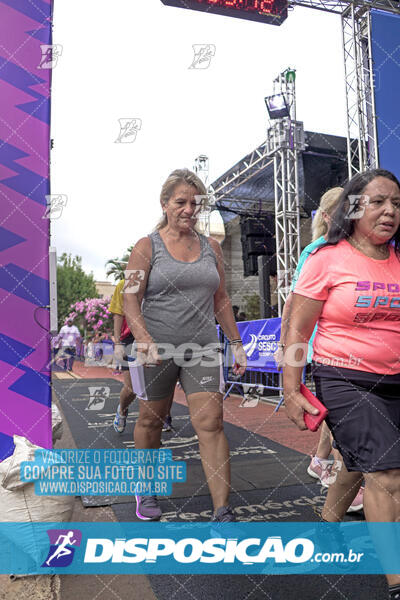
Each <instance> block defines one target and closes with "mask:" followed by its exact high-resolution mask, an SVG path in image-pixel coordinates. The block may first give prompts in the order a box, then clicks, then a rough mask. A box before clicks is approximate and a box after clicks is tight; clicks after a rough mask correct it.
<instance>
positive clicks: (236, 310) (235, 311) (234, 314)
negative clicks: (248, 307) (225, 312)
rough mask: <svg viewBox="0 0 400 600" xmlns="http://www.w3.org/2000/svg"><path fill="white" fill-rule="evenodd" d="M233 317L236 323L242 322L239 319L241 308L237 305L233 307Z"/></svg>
mask: <svg viewBox="0 0 400 600" xmlns="http://www.w3.org/2000/svg"><path fill="white" fill-rule="evenodd" d="M232 310H233V316H234V317H235V321H240V319H239V307H238V306H237V305H236V304H233V306H232Z"/></svg>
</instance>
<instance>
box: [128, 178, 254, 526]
mask: <svg viewBox="0 0 400 600" xmlns="http://www.w3.org/2000/svg"><path fill="white" fill-rule="evenodd" d="M206 193H207V190H206V188H205V186H204V184H203V182H202V181H201V179H199V178H198V177H197V175H195V173H192V172H191V171H189V170H188V169H178V170H176V171H173V172H172V173H171V174H170V175H169V177H168V178H167V180H166V181H165V183H164V185H163V186H162V189H161V196H160V203H161V208H162V211H163V215H164V216H163V218H162V220H161V221H160V223H159V224H158V226H157V228H156V231H154V232H153V233H152V234H151V235H149V236H147V237H145V238H142V239H140V240H139V241H138V243H137V244H136V245H135V247H134V248H133V250H132V254H131V256H130V259H129V263H128V270H131V271H132V272H136V273H138V277H139V274H140V280H139V285H138V288H137V289H136V287H132V288H131V290H130V289H129V288H128V289H126V290H125V292H124V308H125V315H126V319H127V322H128V325H129V327H130V329H131V331H132V332H133V334H134V336H135V344H136V354H137V357H136V360H134V362H132V363H130V371H131V377H132V383H133V389H134V391H135V392H136V394H137V395H138V397H139V398H140V401H139V418H138V420H137V422H136V425H135V432H134V437H135V448H144V449H145V448H149V449H150V448H154V449H156V448H159V447H160V438H161V429H162V425H163V421H164V419H165V416H166V414H167V411H168V407H169V404H170V398H171V394H172V393H173V391H174V389H175V385H176V382H177V380H178V379H179V380H180V382H181V384H182V388H183V390H184V392H185V394H186V398H187V402H188V405H189V411H190V417H191V422H192V425H193V427H194V429H195V431H196V434H197V436H198V439H199V449H200V456H201V460H202V465H203V469H204V472H205V475H206V478H207V483H208V487H209V490H210V493H211V497H212V501H213V506H214V515H213V520H215V521H220V522H221V521H227V522H228V521H234V520H235V516H234V513H233V510H232V508H231V507H230V506H229V504H228V500H229V491H230V467H229V447H228V441H227V439H226V437H225V433H224V429H223V410H222V398H223V395H222V392H223V391H224V381H223V375H222V355H221V352H220V343H219V340H218V335H217V328H216V326H215V317H217V319H218V322H219V324H220V325H221V327H222V329H223V331H224V333H225V335H226V336H227V338H228V339H229V340H230V344H231V346H232V350H233V354H234V358H235V364H234V367H233V370H234V373H235V374H238V375H243V374H244V371H245V369H246V354H245V352H244V350H243V345H242V341H241V339H240V336H239V332H238V329H237V325H236V322H235V319H234V315H233V311H232V305H231V303H230V300H229V297H228V295H227V292H226V288H225V276H224V259H223V255H222V251H221V248H220V245H219V244H218V242H217V241H216V240H213V239H212V238H207V237H205V236H203V235H200V234H198V233H197V232H196V230H195V225H196V222H197V214H198V212H199V210H200V209H201V203H200V199H199V196H200V198H201V197H202V196H205V195H206ZM129 292H130V293H129ZM166 347H168V356H165V355H166V354H167V352H166V351H164V350H162V349H163V348H166ZM184 349H185V350H184ZM159 352H160V354H159ZM161 514H162V513H161V508H160V506H159V503H158V500H157V497H156V496H136V515H137V516H138V518H140V519H145V520H157V519H160V517H161Z"/></svg>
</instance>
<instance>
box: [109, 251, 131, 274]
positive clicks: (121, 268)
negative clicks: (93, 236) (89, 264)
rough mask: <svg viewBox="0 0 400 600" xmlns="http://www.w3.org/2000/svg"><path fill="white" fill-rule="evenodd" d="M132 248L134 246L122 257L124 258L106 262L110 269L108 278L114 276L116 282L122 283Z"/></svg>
mask: <svg viewBox="0 0 400 600" xmlns="http://www.w3.org/2000/svg"><path fill="white" fill-rule="evenodd" d="M132 248H133V245H132V246H129V248H127V249H126V251H125V254H124V255H123V256H122V258H111V259H110V260H109V261H107V262H106V265H105V266H106V267H108V269H107V271H106V274H107V277H108V275H113V277H114V281H121V279H124V277H125V269H126V265H127V264H128V260H129V257H130V255H131V252H132Z"/></svg>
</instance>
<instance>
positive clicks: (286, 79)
mask: <svg viewBox="0 0 400 600" xmlns="http://www.w3.org/2000/svg"><path fill="white" fill-rule="evenodd" d="M276 88H278V89H276ZM277 92H278V94H281V95H283V96H284V98H285V99H286V103H287V106H288V108H289V113H290V116H289V117H283V118H280V119H276V120H273V121H272V122H271V126H270V127H269V129H268V133H267V146H268V148H269V151H270V153H271V154H272V155H273V157H274V183H275V238H276V262H277V276H278V277H277V294H278V314H279V316H281V314H282V309H283V305H284V304H285V301H286V298H287V296H288V294H289V291H290V282H291V280H292V277H293V273H294V270H295V268H296V265H297V263H298V261H299V257H300V201H299V195H300V193H299V192H300V190H299V177H298V162H299V158H300V155H301V152H302V151H303V150H305V143H304V129H303V124H302V123H301V122H299V121H296V73H295V71H294V70H292V69H287V70H286V71H284V72H283V73H280V74H279V75H278V77H277V78H276V80H275V82H274V94H276V93H277Z"/></svg>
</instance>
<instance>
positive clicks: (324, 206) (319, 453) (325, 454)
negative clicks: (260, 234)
mask: <svg viewBox="0 0 400 600" xmlns="http://www.w3.org/2000/svg"><path fill="white" fill-rule="evenodd" d="M342 192H343V188H341V187H334V188H331V189H330V190H328V191H327V192H325V194H324V195H323V196H322V198H321V201H320V204H319V207H318V210H317V211H316V213H315V215H314V218H313V221H312V225H311V231H312V242H311V244H309V245H308V246H306V247H305V248H304V250H303V252H302V253H301V256H300V260H299V263H298V265H297V269H296V271H295V274H294V277H293V280H292V285H291V291H290V294H289V296H288V298H287V300H286V303H285V306H284V309H283V312H282V326H281V339H280V342H279V344H278V346H279V347H278V351H277V353H276V359H277V362H278V364H279V366H283V349H284V347H285V340H286V333H287V330H288V326H289V321H290V313H291V305H292V299H293V291H294V289H295V286H296V283H297V280H298V278H299V276H300V273H301V270H302V268H303V266H304V263H305V262H306V260H307V258H308V257H309V256H310V254H312V252H313V251H314V250H316V248H318V247H319V246H321V245H322V244H324V243H325V242H326V236H327V234H328V231H329V226H330V224H331V220H332V219H331V217H332V215H333V214H334V212H335V210H336V208H337V206H338V203H339V198H340V195H341V193H342ZM316 330H317V327H315V329H314V332H313V335H312V336H311V338H310V341H309V346H308V356H307V362H308V363H310V362H311V358H312V344H313V339H314V337H315V333H316ZM331 451H332V437H331V434H330V431H329V428H328V426H327V425H326V424H325V423H323V425H322V428H321V434H320V438H319V443H318V446H317V449H316V451H315V454H314V455H313V456H312V457H311V462H310V464H309V466H308V468H307V473H308V474H309V475H311V477H313V478H315V479H318V480H319V481H320V483H321V484H322V485H323V486H324V487H328V485H329V483H331V482H332V479H333V478H332V474H331V469H332V466H333V465H334V461H333V460H330V459H329V456H330V454H331ZM335 458H336V459H337V460H340V455H339V453H337V454H336V453H335ZM362 506H363V504H362V493H359V494H357V495H356V497H355V498H354V499H353V502H352V504H351V506H350V507H349V509H348V510H349V512H353V511H355V510H360V509H361V508H362Z"/></svg>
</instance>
